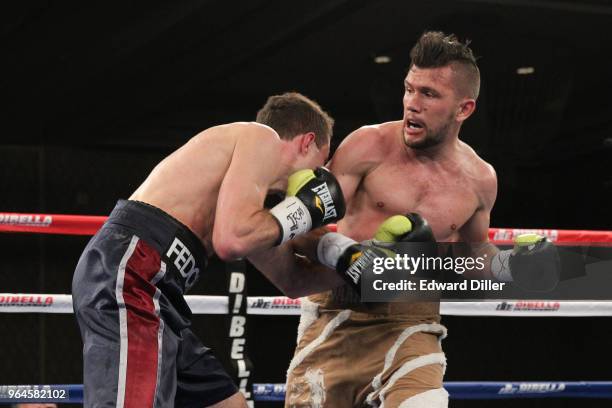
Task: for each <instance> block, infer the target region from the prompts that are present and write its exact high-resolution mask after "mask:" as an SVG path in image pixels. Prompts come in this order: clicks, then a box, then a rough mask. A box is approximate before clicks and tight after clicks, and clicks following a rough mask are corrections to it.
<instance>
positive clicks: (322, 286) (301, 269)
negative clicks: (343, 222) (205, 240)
mask: <svg viewBox="0 0 612 408" xmlns="http://www.w3.org/2000/svg"><path fill="white" fill-rule="evenodd" d="M373 132H377V131H376V130H375V129H373V128H361V129H358V130H356V131H355V132H353V133H352V134H350V135H349V136H347V138H346V139H345V140H344V141H343V142H342V143H341V144H340V146H339V147H338V149H337V150H336V152H335V154H334V156H333V158H332V159H331V161H330V162H329V163H328V168H329V169H330V170H331V171H332V173H334V175H335V176H336V178H337V180H338V182H339V183H340V186H341V188H342V192H343V194H344V197H345V200H346V203H347V207H349V208H350V205H351V199H352V198H353V196H354V195H355V192H356V191H357V188H358V186H359V183H360V182H361V180H362V179H363V177H364V176H365V174H366V173H367V172H368V171H369V170H370V169H371V168H372V167H373V166H374V164H373V162H372V161H371V157H372V146H371V145H372V144H373V143H376V139H375V138H376V135H375V134H374V135H373V134H372V133H373ZM325 232H327V230H326V229H325V228H320V229H318V230H315V231H312V232H311V233H309V234H306V235H305V236H303V237H299V238H296V239H295V240H293V241H291V242H288V243H286V244H285V245H282V246H280V247H277V248H272V249H270V250H266V251H263V252H260V253H254V254H251V255H250V256H249V261H251V263H253V265H254V266H255V267H256V268H257V269H258V270H259V271H261V272H262V274H263V275H264V276H266V277H267V278H268V279H269V280H270V281H271V282H272V283H273V284H274V285H275V286H276V287H277V288H279V289H280V290H281V291H282V292H283V293H285V294H286V295H287V296H290V297H300V296H305V295H309V294H313V293H319V292H323V291H325V290H329V289H333V288H335V287H338V286H341V285H343V284H345V280H344V279H343V278H342V277H341V276H340V275H339V274H337V273H336V272H335V271H333V270H331V269H329V268H327V267H325V266H323V265H321V264H319V263H318V262H317V260H316V247H317V243H318V239H319V237H320V236H322V235H323V234H324V233H325ZM298 254H300V255H298Z"/></svg>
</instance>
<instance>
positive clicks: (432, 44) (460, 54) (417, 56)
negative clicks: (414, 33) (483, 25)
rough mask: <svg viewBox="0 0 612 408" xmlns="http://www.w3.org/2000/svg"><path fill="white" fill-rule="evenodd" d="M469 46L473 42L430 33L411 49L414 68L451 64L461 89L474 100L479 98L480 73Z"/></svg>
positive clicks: (411, 64)
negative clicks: (457, 76)
mask: <svg viewBox="0 0 612 408" xmlns="http://www.w3.org/2000/svg"><path fill="white" fill-rule="evenodd" d="M469 45H470V41H469V40H468V41H466V42H464V43H463V42H461V41H459V39H458V38H457V36H455V35H454V34H450V35H447V34H445V33H443V32H441V31H426V32H424V33H423V34H422V35H421V37H420V38H419V40H418V41H417V43H416V44H415V46H414V47H413V48H412V50H410V59H411V62H410V68H412V67H413V66H417V67H419V68H440V67H445V66H448V65H450V66H451V67H452V69H453V71H454V72H455V73H457V74H458V75H459V77H460V78H458V79H459V80H460V85H459V88H461V89H462V91H464V92H465V93H466V94H467V95H468V96H470V97H471V98H473V99H477V98H478V94H479V93H480V70H479V69H478V64H477V63H476V57H474V53H473V52H472V50H471V49H470V47H469Z"/></svg>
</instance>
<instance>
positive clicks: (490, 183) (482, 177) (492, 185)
mask: <svg viewBox="0 0 612 408" xmlns="http://www.w3.org/2000/svg"><path fill="white" fill-rule="evenodd" d="M461 151H462V154H463V156H464V162H465V163H469V165H468V166H467V168H466V169H467V173H468V175H469V177H470V178H471V179H472V180H474V181H475V183H476V188H477V189H478V190H479V191H480V192H481V193H482V194H483V195H484V197H485V199H486V200H487V201H490V200H493V201H494V200H495V196H496V195H497V173H496V172H495V168H494V167H493V166H492V165H491V164H489V163H488V162H487V161H485V160H484V159H483V158H482V157H480V156H479V155H478V153H476V152H475V151H474V149H472V147H470V146H469V145H468V144H466V143H464V142H461Z"/></svg>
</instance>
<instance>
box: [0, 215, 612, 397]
mask: <svg viewBox="0 0 612 408" xmlns="http://www.w3.org/2000/svg"><path fill="white" fill-rule="evenodd" d="M105 220H106V217H103V216H75V215H57V214H22V213H0V232H10V233H15V232H28V233H42V234H67V235H92V234H94V233H95V232H96V231H97V230H98V229H99V228H100V227H101V226H102V224H103V223H104V221H105ZM526 232H535V233H539V234H542V235H546V236H547V237H549V239H550V240H551V241H553V242H555V243H556V244H557V245H564V244H570V243H571V244H576V243H587V242H588V243H589V244H595V245H601V246H612V231H576V230H553V229H542V230H533V229H529V230H526V229H509V228H491V229H490V230H489V239H490V240H491V241H492V242H493V243H495V244H498V245H510V244H512V240H513V237H514V236H515V235H518V234H522V233H526ZM238 296H241V295H235V294H233V295H232V294H231V293H230V294H229V295H228V296H195V295H192V296H189V295H188V296H185V298H186V300H187V303H188V304H189V306H190V308H191V310H192V312H193V314H216V315H232V314H233V313H234V314H235V313H236V312H237V310H238V309H237V307H236V306H237V305H236V301H237V300H238ZM245 300H246V301H245V302H244V303H245V305H243V306H242V307H243V310H244V314H245V315H267V316H283V315H285V316H291V315H299V314H300V300H299V299H296V300H293V299H289V298H286V297H279V296H273V297H266V296H251V297H246V299H245ZM239 303H242V297H240V298H239ZM0 313H61V314H70V313H73V310H72V297H71V295H68V294H25V293H0ZM440 314H441V315H450V316H465V317H468V316H498V317H508V316H512V317H527V316H531V317H534V316H536V317H537V316H539V317H547V316H556V317H587V316H600V317H601V316H608V317H609V316H612V301H554V300H547V301H534V300H517V299H508V300H497V301H484V302H441V304H440ZM444 387H445V388H446V390H447V391H448V392H449V394H450V398H451V399H510V398H513V399H514V398H551V397H552V398H609V399H612V381H522V382H516V381H507V382H488V381H477V382H476V381H473V382H465V381H446V382H445V383H444ZM241 389H242V390H243V392H244V391H245V390H244V389H243V387H242V386H241ZM246 392H247V393H248V394H249V397H250V399H251V400H253V401H283V400H284V395H285V385H284V384H269V383H255V384H252V387H250V389H249V390H246ZM249 397H247V398H249ZM28 402H48V403H51V402H56V403H74V404H78V403H82V402H83V387H82V385H80V384H46V385H32V384H29V385H0V405H2V404H15V403H28Z"/></svg>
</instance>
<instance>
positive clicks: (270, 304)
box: [0, 293, 612, 317]
mask: <svg viewBox="0 0 612 408" xmlns="http://www.w3.org/2000/svg"><path fill="white" fill-rule="evenodd" d="M185 299H186V300H187V303H188V304H189V307H190V308H191V310H192V312H193V313H194V314H228V298H227V296H195V295H193V296H185ZM300 305H301V300H300V299H289V298H287V297H284V296H249V297H248V305H247V313H248V314H251V315H276V316H277V315H299V314H300ZM72 312H73V311H72V296H71V295H57V294H32V293H30V294H28V293H0V313H72ZM440 314H442V315H447V316H513V317H516V316H540V317H549V316H564V317H587V316H612V301H556V300H546V301H538V300H497V301H488V302H441V303H440Z"/></svg>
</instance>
